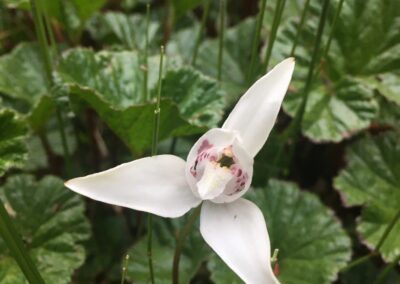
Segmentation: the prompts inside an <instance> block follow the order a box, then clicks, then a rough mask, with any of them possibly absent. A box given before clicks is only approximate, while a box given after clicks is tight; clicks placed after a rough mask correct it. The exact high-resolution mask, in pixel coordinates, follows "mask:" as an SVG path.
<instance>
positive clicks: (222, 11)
mask: <svg viewBox="0 0 400 284" xmlns="http://www.w3.org/2000/svg"><path fill="white" fill-rule="evenodd" d="M225 12H226V7H225V0H220V1H219V48H218V65H217V78H218V81H220V82H221V78H222V60H223V55H224V33H225Z"/></svg>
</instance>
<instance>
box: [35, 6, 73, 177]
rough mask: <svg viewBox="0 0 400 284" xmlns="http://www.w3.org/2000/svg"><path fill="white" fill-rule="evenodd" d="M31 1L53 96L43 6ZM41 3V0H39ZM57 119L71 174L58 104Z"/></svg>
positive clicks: (49, 54)
mask: <svg viewBox="0 0 400 284" xmlns="http://www.w3.org/2000/svg"><path fill="white" fill-rule="evenodd" d="M30 1H31V6H32V13H33V18H34V22H35V30H36V35H37V38H38V40H39V46H40V50H41V54H42V58H43V64H44V67H45V68H44V69H45V72H46V78H47V81H46V82H47V87H48V90H49V92H50V94H52V89H53V87H54V80H53V75H52V73H53V71H52V70H53V62H52V58H51V52H50V48H49V46H48V40H47V38H46V32H45V26H44V16H43V15H44V14H43V11H42V10H41V4H40V2H39V3H38V2H36V1H35V0H30ZM39 1H40V0H39ZM50 28H51V27H47V30H49V29H50ZM56 119H57V124H58V130H59V133H60V137H61V142H62V147H63V152H64V157H65V161H66V164H67V165H66V169H67V174H68V175H69V174H70V172H71V171H70V169H71V161H70V155H69V147H68V143H67V138H66V134H65V128H64V120H63V117H62V113H61V110H60V108H59V107H58V105H57V103H56Z"/></svg>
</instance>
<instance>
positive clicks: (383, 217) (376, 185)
mask: <svg viewBox="0 0 400 284" xmlns="http://www.w3.org/2000/svg"><path fill="white" fill-rule="evenodd" d="M399 138H400V135H399V133H396V132H394V133H388V134H382V135H379V136H377V137H374V138H365V139H362V140H360V141H358V142H357V143H355V144H353V145H352V146H351V147H350V148H349V150H348V153H347V160H348V165H347V167H346V168H345V169H344V170H343V171H342V172H341V173H340V175H339V176H338V177H336V179H335V181H334V185H335V188H337V189H338V190H339V191H340V192H341V193H342V194H343V199H344V202H345V204H346V205H347V206H355V205H364V208H363V211H362V215H361V218H360V219H359V221H358V226H357V231H358V232H359V233H360V235H361V237H362V239H363V240H364V241H365V242H366V243H367V245H368V246H369V247H370V248H375V246H376V245H377V244H378V242H379V240H380V238H381V237H382V235H383V233H384V231H385V230H386V228H387V227H388V225H389V224H390V222H391V221H392V220H393V218H394V216H395V215H396V213H397V211H398V210H399V204H400V164H399V159H400V144H399ZM399 250H400V222H397V224H396V225H395V226H394V228H393V230H392V232H391V233H390V234H389V235H388V237H387V239H386V240H385V242H384V243H383V245H382V246H381V248H380V250H379V252H380V253H381V254H382V257H383V259H385V260H386V261H393V260H394V259H395V258H396V257H397V256H398V254H399Z"/></svg>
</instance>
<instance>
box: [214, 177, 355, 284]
mask: <svg viewBox="0 0 400 284" xmlns="http://www.w3.org/2000/svg"><path fill="white" fill-rule="evenodd" d="M248 197H249V199H250V200H252V201H253V202H254V203H255V204H257V205H258V206H259V207H260V209H261V210H262V212H263V213H264V216H265V219H266V222H267V227H268V232H269V236H270V239H271V248H272V250H274V249H279V255H278V262H277V265H276V266H274V271H275V272H276V273H277V275H278V278H279V280H280V281H281V282H282V283H285V284H291V283H293V284H294V283H295V284H299V283H304V284H306V283H307V284H313V283H315V284H321V283H332V281H334V280H335V279H336V277H337V273H338V271H339V270H340V269H341V268H343V267H344V266H345V265H346V262H347V261H348V260H349V259H350V255H351V244H350V239H349V237H348V236H347V235H346V233H345V231H344V230H343V229H342V227H341V224H340V223H339V222H338V220H337V219H336V217H335V215H334V213H333V212H332V210H330V209H329V208H327V207H325V206H324V205H323V204H322V203H321V201H320V200H318V198H317V197H316V196H315V195H313V194H311V193H306V192H301V191H300V190H299V188H298V187H297V186H296V185H295V184H293V183H288V182H282V181H277V180H272V181H270V182H269V184H268V185H267V187H266V188H263V189H256V190H253V191H252V192H250V193H249V195H248ZM208 267H209V269H210V270H211V278H212V280H214V281H215V283H218V284H220V283H223V284H225V283H226V284H228V283H242V281H240V280H239V279H238V278H237V276H235V275H233V272H230V271H229V270H228V268H227V267H226V265H225V264H224V263H223V262H222V261H221V260H219V259H213V260H212V261H210V263H209V266H208Z"/></svg>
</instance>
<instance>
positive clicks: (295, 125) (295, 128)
mask: <svg viewBox="0 0 400 284" xmlns="http://www.w3.org/2000/svg"><path fill="white" fill-rule="evenodd" d="M328 7H329V0H324V3H323V6H322V12H321V16H320V19H319V24H318V30H317V36H316V39H315V43H314V50H313V54H312V58H311V63H310V65H309V68H308V75H307V79H306V83H305V86H304V89H303V100H302V102H301V104H300V107H299V109H298V110H297V112H296V115H295V117H294V118H293V120H292V122H291V124H290V125H289V126H288V127H287V128H286V130H285V131H284V132H283V133H282V135H281V141H283V142H284V143H280V146H279V148H278V150H277V154H276V155H275V158H274V161H273V163H272V165H273V166H272V169H276V168H277V165H278V164H279V163H280V161H281V158H282V155H283V152H284V147H285V145H284V144H285V142H286V141H289V140H296V139H297V136H298V135H299V133H300V132H301V131H300V127H301V122H302V120H303V116H304V111H305V108H306V105H307V101H308V95H309V92H310V88H311V84H312V80H313V76H314V69H315V66H316V64H317V61H318V60H319V57H320V56H319V54H320V47H321V40H322V34H323V31H324V27H325V22H326V17H327V12H328ZM293 152H294V148H293V147H292V148H291V149H290V150H289V157H292V155H293ZM274 171H275V170H274Z"/></svg>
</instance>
